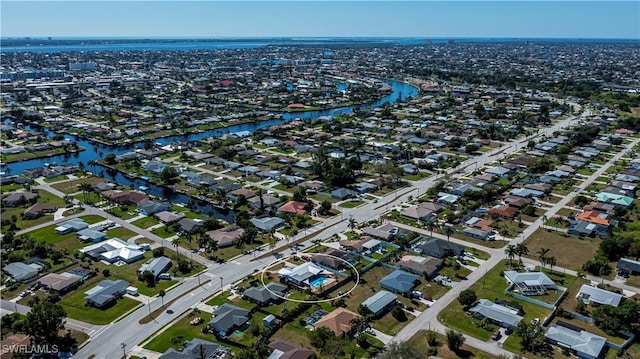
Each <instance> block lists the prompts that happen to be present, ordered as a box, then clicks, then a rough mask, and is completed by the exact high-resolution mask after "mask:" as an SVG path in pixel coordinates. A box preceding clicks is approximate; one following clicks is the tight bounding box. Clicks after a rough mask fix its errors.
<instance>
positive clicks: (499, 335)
mask: <svg viewBox="0 0 640 359" xmlns="http://www.w3.org/2000/svg"><path fill="white" fill-rule="evenodd" d="M501 336H502V334H500V330H496V331H495V333H493V334H492V335H491V339H492V340H498V339H500V337H501Z"/></svg>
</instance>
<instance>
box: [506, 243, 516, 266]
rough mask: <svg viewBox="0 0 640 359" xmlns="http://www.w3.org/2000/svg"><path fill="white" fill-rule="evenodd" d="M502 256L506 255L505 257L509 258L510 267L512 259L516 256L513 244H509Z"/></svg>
mask: <svg viewBox="0 0 640 359" xmlns="http://www.w3.org/2000/svg"><path fill="white" fill-rule="evenodd" d="M504 254H506V255H507V257H509V265H512V264H513V263H512V262H513V258H514V257H515V256H516V254H518V251H517V249H516V246H514V245H513V244H509V245H508V246H507V247H506V248H505V249H504Z"/></svg>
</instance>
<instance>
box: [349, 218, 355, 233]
mask: <svg viewBox="0 0 640 359" xmlns="http://www.w3.org/2000/svg"><path fill="white" fill-rule="evenodd" d="M349 229H350V230H351V235H352V236H353V234H354V231H355V229H356V220H355V218H353V216H349Z"/></svg>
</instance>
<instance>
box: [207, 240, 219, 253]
mask: <svg viewBox="0 0 640 359" xmlns="http://www.w3.org/2000/svg"><path fill="white" fill-rule="evenodd" d="M218 248H219V247H218V242H217V241H214V240H213V239H209V240H208V241H207V246H206V248H205V251H211V252H215V251H217V250H218Z"/></svg>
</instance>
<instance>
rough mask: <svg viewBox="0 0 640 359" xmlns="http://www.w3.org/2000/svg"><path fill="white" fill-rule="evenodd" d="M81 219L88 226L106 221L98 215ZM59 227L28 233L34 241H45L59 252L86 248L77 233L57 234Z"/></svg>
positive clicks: (49, 227) (54, 226)
mask: <svg viewBox="0 0 640 359" xmlns="http://www.w3.org/2000/svg"><path fill="white" fill-rule="evenodd" d="M80 219H82V220H84V221H85V222H87V223H88V224H92V223H96V222H99V221H102V220H104V219H103V218H102V217H100V216H97V215H90V216H81V217H80ZM56 227H57V225H55V224H54V225H51V226H47V227H44V228H40V229H37V230H35V231H31V232H29V233H28V236H30V237H31V238H32V239H34V240H36V241H44V242H45V243H47V244H49V245H51V246H53V247H54V248H55V249H57V250H62V249H67V250H68V251H69V253H71V252H73V251H74V250H76V249H79V248H82V247H84V246H86V245H87V244H86V243H82V242H81V241H80V240H79V239H78V237H77V234H76V233H75V232H72V233H68V234H58V233H56Z"/></svg>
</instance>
